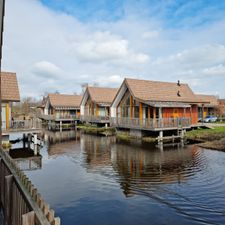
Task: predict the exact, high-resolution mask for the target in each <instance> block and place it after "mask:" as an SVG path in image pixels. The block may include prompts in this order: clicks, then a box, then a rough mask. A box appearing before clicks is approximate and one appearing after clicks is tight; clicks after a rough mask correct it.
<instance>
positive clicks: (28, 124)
mask: <svg viewBox="0 0 225 225" xmlns="http://www.w3.org/2000/svg"><path fill="white" fill-rule="evenodd" d="M41 128H42V123H41V120H39V119H30V120H12V121H11V123H10V126H9V127H8V128H2V131H3V132H4V131H17V130H27V129H41Z"/></svg>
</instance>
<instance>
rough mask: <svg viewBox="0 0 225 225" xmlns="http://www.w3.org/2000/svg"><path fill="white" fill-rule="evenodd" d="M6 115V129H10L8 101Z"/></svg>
mask: <svg viewBox="0 0 225 225" xmlns="http://www.w3.org/2000/svg"><path fill="white" fill-rule="evenodd" d="M5 115H6V129H9V103H6V106H5Z"/></svg>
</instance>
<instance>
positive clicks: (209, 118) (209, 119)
mask: <svg viewBox="0 0 225 225" xmlns="http://www.w3.org/2000/svg"><path fill="white" fill-rule="evenodd" d="M216 121H217V117H216V116H206V117H205V118H204V122H205V123H212V122H216Z"/></svg>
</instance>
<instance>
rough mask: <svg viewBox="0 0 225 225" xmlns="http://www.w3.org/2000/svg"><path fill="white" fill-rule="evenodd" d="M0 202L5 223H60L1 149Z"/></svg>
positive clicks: (28, 224) (53, 224) (50, 224)
mask: <svg viewBox="0 0 225 225" xmlns="http://www.w3.org/2000/svg"><path fill="white" fill-rule="evenodd" d="M0 204H1V207H2V210H3V217H4V218H3V220H4V224H6V225H11V224H12V225H14V224H15V225H30V224H33V225H60V219H59V218H55V216H54V211H53V210H52V209H50V208H49V205H48V204H47V203H46V202H45V201H44V200H43V198H42V197H41V195H40V194H39V193H38V192H37V189H36V188H35V187H34V186H33V185H32V183H31V181H30V180H29V179H28V178H27V176H26V175H25V174H24V173H23V172H22V171H21V170H20V169H19V168H18V166H17V165H16V164H15V162H13V160H12V159H11V157H10V156H9V155H8V153H6V152H4V151H3V150H1V149H0Z"/></svg>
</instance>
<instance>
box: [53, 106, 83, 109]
mask: <svg viewBox="0 0 225 225" xmlns="http://www.w3.org/2000/svg"><path fill="white" fill-rule="evenodd" d="M53 108H55V109H57V110H76V109H80V107H79V106H77V107H74V106H73V107H70V106H53Z"/></svg>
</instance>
